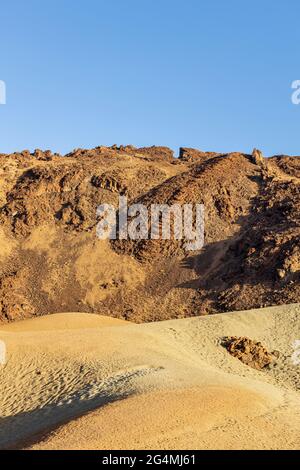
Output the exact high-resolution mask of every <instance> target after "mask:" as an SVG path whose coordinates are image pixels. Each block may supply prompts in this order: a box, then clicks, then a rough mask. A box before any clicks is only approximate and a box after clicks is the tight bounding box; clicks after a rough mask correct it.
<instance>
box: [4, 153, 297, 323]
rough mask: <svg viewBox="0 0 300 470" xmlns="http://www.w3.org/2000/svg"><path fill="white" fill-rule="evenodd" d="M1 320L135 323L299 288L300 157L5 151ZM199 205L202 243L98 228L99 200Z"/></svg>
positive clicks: (277, 299)
mask: <svg viewBox="0 0 300 470" xmlns="http://www.w3.org/2000/svg"><path fill="white" fill-rule="evenodd" d="M0 182H1V185H0V243H1V251H0V320H2V321H11V320H14V319H17V318H24V317H30V316H33V315H38V314H47V313H51V312H65V311H85V312H99V313H102V314H107V315H110V316H116V317H120V318H125V319H130V320H133V321H152V320H162V319H167V318H181V317H185V316H192V315H199V314H207V313H215V312H221V311H231V310H243V309H249V308H252V307H253V308H257V307H261V306H267V305H275V304H281V303H292V302H298V301H299V298H300V252H299V246H300V244H299V242H300V186H299V182H300V158H299V157H287V156H282V155H281V156H275V157H271V158H268V159H266V158H264V157H263V156H262V154H261V153H260V152H259V151H257V150H255V151H254V152H253V154H252V155H245V154H241V153H229V154H217V153H214V152H201V151H199V150H196V149H187V148H182V149H181V150H180V158H178V159H176V158H174V157H173V151H172V150H171V149H168V148H166V147H148V148H135V147H133V146H132V145H126V146H113V147H104V146H100V147H96V148H94V149H90V150H85V149H75V150H74V151H73V152H70V153H69V154H67V155H65V156H64V157H62V156H61V155H59V154H53V153H52V152H51V151H42V150H36V151H35V152H34V153H32V154H31V153H30V152H29V151H28V150H25V151H23V152H18V153H14V154H11V155H5V154H0ZM120 195H123V196H125V195H126V196H127V198H128V202H129V204H132V203H142V204H144V205H145V206H146V207H147V208H150V206H151V205H152V204H169V205H171V204H179V205H182V204H195V203H202V204H204V206H205V246H204V248H203V249H202V250H201V251H199V252H187V251H186V249H185V248H184V245H183V243H182V241H180V240H175V239H171V240H162V239H158V240H135V241H131V240H112V241H110V242H109V241H100V240H98V239H97V237H96V226H97V223H98V220H97V215H96V210H97V207H98V205H99V204H103V203H108V204H113V205H115V206H116V207H117V205H118V199H119V196H120Z"/></svg>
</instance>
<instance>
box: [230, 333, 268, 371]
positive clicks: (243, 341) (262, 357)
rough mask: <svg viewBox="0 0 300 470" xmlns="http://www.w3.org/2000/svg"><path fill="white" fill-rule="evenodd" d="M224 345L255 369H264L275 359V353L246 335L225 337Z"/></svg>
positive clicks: (233, 354) (234, 355)
mask: <svg viewBox="0 0 300 470" xmlns="http://www.w3.org/2000/svg"><path fill="white" fill-rule="evenodd" d="M224 345H225V346H226V349H227V351H228V352H229V353H230V354H231V355H232V356H233V357H236V358H237V359H239V360H240V361H241V362H242V363H243V364H246V365H247V366H250V367H253V369H258V370H260V369H263V368H264V367H266V366H268V365H269V364H271V363H272V362H273V361H274V359H275V354H276V353H274V354H272V353H269V352H268V351H267V350H266V348H265V347H264V346H263V345H262V344H261V343H260V342H256V341H253V340H251V339H249V338H246V337H236V336H232V337H230V338H225V340H224Z"/></svg>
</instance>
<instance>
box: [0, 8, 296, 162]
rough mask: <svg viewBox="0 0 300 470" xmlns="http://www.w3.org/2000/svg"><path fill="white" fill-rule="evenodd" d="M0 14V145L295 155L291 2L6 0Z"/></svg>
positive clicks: (62, 149) (2, 147)
mask: <svg viewBox="0 0 300 470" xmlns="http://www.w3.org/2000/svg"><path fill="white" fill-rule="evenodd" d="M0 18H1V27H0V39H1V43H0V45H1V53H0V80H4V81H5V82H6V86H7V104H6V105H1V106H0V152H11V151H15V150H21V149H30V150H33V149H34V148H43V149H52V150H53V151H59V152H61V153H66V152H68V151H70V150H72V149H73V148H76V147H85V148H89V147H94V146H97V145H112V144H114V143H116V144H133V145H136V146H144V145H154V144H155V145H167V146H170V147H172V148H174V149H175V151H176V153H177V152H178V147H179V146H189V147H196V148H200V149H203V150H214V151H224V152H226V151H235V150H240V151H245V152H249V151H251V150H252V148H253V147H258V148H261V149H262V150H263V151H264V153H265V154H266V155H271V154H279V153H289V154H300V139H299V137H300V133H299V130H300V105H299V106H295V105H293V104H292V102H291V94H292V89H291V83H292V81H294V80H297V79H300V48H299V45H300V27H299V21H300V2H299V1H297V0H295V1H294V0H287V1H283V0H281V1H276V0H273V1H270V0H260V1H258V0H252V1H251V2H244V1H241V0H226V2H225V1H224V0H223V1H222V0H203V1H201V0H185V1H183V0H182V1H178V0H151V1H150V0H126V1H125V0H110V1H108V0H105V1H103V0H72V1H70V0H43V1H40V0H26V2H25V1H24V0H20V1H17V0H11V1H10V2H1V5H0Z"/></svg>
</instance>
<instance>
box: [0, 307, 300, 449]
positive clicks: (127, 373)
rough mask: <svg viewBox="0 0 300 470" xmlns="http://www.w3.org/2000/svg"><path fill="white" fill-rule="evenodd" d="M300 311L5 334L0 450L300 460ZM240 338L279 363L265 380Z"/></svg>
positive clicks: (96, 320)
mask: <svg viewBox="0 0 300 470" xmlns="http://www.w3.org/2000/svg"><path fill="white" fill-rule="evenodd" d="M299 315H300V306H299V305H297V304H296V305H290V306H280V307H272V308H266V309H262V310H251V311H248V312H234V313H227V314H220V315H212V316H206V317H198V318H188V319H182V320H168V321H163V322H154V323H147V324H139V325H137V324H133V323H130V322H125V321H123V320H117V319H112V318H107V317H102V316H98V315H91V314H84V313H67V314H56V315H49V316H45V317H41V318H36V319H30V320H25V321H22V322H17V323H12V324H9V325H3V326H2V328H1V330H0V335H1V338H2V339H3V340H5V342H6V344H7V349H8V362H7V364H6V366H5V367H4V369H2V370H1V383H0V389H1V393H0V397H1V398H0V400H1V410H2V418H1V426H0V447H1V448H26V449H285V448H288V449H296V448H297V447H299V442H300V396H299V387H300V376H299V365H295V364H293V361H292V359H291V355H292V353H293V346H292V345H293V342H294V341H295V339H297V338H300V323H299ZM231 335H236V336H243V335H246V336H248V337H249V338H253V339H255V340H257V341H261V342H262V343H263V344H264V345H265V346H266V348H267V349H268V350H269V351H273V350H276V351H278V352H279V356H278V357H277V358H276V361H275V362H274V363H273V364H272V367H267V368H263V369H261V370H256V369H254V368H252V367H249V366H247V365H245V364H243V363H242V362H241V361H239V360H238V359H237V358H235V357H233V356H231V355H230V354H229V353H228V351H227V350H226V348H224V346H223V345H222V342H223V338H224V337H227V336H231Z"/></svg>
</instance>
